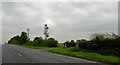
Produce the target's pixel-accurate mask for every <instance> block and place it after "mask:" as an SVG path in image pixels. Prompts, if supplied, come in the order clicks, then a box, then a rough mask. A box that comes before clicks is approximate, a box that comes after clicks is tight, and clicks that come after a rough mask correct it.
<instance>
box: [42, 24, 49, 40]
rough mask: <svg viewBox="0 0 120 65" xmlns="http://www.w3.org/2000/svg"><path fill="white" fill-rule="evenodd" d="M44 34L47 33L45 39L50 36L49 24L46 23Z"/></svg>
mask: <svg viewBox="0 0 120 65" xmlns="http://www.w3.org/2000/svg"><path fill="white" fill-rule="evenodd" d="M44 26H45V27H44V33H43V34H44V35H45V40H46V39H47V38H48V37H49V33H48V29H49V27H48V26H47V24H45V25H44Z"/></svg>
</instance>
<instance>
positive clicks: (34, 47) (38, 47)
mask: <svg viewBox="0 0 120 65" xmlns="http://www.w3.org/2000/svg"><path fill="white" fill-rule="evenodd" d="M15 45H18V46H22V47H25V48H31V49H47V48H49V47H40V46H32V45H19V44H15Z"/></svg>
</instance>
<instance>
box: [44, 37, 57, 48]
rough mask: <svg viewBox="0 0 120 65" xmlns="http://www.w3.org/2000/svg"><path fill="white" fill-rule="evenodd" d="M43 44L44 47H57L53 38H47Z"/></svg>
mask: <svg viewBox="0 0 120 65" xmlns="http://www.w3.org/2000/svg"><path fill="white" fill-rule="evenodd" d="M43 44H44V46H46V47H57V45H58V41H56V40H55V39H54V38H49V39H47V40H44V43H43Z"/></svg>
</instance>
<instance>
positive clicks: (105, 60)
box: [48, 48, 120, 65]
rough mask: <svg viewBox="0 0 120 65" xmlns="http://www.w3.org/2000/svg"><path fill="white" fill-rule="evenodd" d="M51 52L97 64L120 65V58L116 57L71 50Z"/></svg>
mask: <svg viewBox="0 0 120 65" xmlns="http://www.w3.org/2000/svg"><path fill="white" fill-rule="evenodd" d="M48 51H49V52H52V53H57V54H63V55H68V56H72V57H77V58H84V59H88V60H92V61H97V62H102V63H107V64H111V65H114V64H115V65H120V62H119V61H120V58H119V57H116V56H110V55H109V56H105V55H101V54H97V53H93V52H85V51H79V52H72V51H70V50H69V48H51V49H49V50H48Z"/></svg>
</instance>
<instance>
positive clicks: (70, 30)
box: [2, 2, 118, 42]
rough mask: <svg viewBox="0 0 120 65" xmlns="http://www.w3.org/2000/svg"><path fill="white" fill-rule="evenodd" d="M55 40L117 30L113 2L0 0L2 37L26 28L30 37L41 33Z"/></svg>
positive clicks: (116, 16)
mask: <svg viewBox="0 0 120 65" xmlns="http://www.w3.org/2000/svg"><path fill="white" fill-rule="evenodd" d="M45 23H47V24H48V26H49V28H50V29H49V32H50V37H53V38H55V39H56V40H58V41H59V42H65V41H69V40H78V39H81V38H85V39H88V38H89V35H90V34H92V33H111V32H114V33H118V3H117V2H3V3H2V33H3V34H2V35H3V36H2V41H3V42H7V41H8V40H9V39H10V38H11V37H13V36H15V35H20V33H21V32H22V31H27V29H28V28H29V29H30V38H31V40H32V39H33V38H34V37H36V36H42V37H43V38H44V35H43V27H44V24H45Z"/></svg>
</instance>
